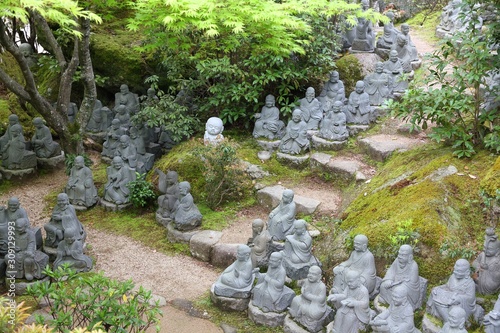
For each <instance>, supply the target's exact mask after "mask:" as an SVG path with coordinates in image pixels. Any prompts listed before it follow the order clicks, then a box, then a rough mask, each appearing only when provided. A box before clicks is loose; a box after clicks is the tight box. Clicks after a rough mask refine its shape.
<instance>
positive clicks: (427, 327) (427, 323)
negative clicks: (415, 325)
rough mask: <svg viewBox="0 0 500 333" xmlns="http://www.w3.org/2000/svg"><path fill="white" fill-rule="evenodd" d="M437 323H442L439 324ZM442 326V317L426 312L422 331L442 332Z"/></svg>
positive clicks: (426, 332) (429, 332)
mask: <svg viewBox="0 0 500 333" xmlns="http://www.w3.org/2000/svg"><path fill="white" fill-rule="evenodd" d="M431 318H432V319H431ZM436 323H441V325H439V326H438V325H437V324H436ZM441 326H443V323H442V322H441V320H440V319H438V318H436V317H434V316H432V315H430V314H428V313H425V314H424V318H423V319H422V332H424V333H439V332H441Z"/></svg>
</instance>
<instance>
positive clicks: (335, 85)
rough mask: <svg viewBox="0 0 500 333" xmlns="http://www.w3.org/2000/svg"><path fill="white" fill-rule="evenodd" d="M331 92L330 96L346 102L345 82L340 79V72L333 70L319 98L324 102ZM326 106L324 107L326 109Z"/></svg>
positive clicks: (335, 99)
mask: <svg viewBox="0 0 500 333" xmlns="http://www.w3.org/2000/svg"><path fill="white" fill-rule="evenodd" d="M328 94H330V95H329V96H330V98H331V99H333V100H334V101H339V102H342V103H344V101H345V88H344V82H342V81H341V80H340V79H339V72H337V71H333V72H331V73H330V79H329V80H328V81H326V82H325V83H324V84H323V90H322V91H321V94H320V95H319V97H318V100H319V101H320V102H321V104H323V101H324V100H325V97H326V96H327V95H328ZM324 109H325V108H323V110H324Z"/></svg>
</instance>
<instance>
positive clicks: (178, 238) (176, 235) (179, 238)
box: [167, 222, 200, 244]
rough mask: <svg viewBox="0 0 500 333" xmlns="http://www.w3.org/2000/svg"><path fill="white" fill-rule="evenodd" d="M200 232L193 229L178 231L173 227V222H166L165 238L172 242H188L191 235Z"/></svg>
mask: <svg viewBox="0 0 500 333" xmlns="http://www.w3.org/2000/svg"><path fill="white" fill-rule="evenodd" d="M198 232H200V230H197V229H194V230H190V231H180V230H177V229H175V228H174V224H173V223H172V222H170V223H169V224H167V239H168V240H169V241H170V242H172V243H185V244H189V241H190V240H191V237H193V236H194V235H195V234H197V233H198Z"/></svg>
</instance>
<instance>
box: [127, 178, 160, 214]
mask: <svg viewBox="0 0 500 333" xmlns="http://www.w3.org/2000/svg"><path fill="white" fill-rule="evenodd" d="M135 174H136V178H135V180H134V181H131V182H130V183H128V184H127V187H128V188H129V190H130V195H129V198H130V202H131V203H132V205H133V206H134V207H136V208H138V207H145V206H147V205H148V204H150V203H151V202H152V201H153V200H154V199H155V198H156V195H155V192H154V191H153V184H151V183H150V182H148V181H147V180H146V174H145V173H144V174H140V173H138V172H136V173H135Z"/></svg>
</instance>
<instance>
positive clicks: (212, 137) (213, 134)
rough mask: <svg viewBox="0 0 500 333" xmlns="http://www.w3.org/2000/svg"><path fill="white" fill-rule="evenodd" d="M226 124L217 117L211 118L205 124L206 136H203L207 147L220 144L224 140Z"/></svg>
mask: <svg viewBox="0 0 500 333" xmlns="http://www.w3.org/2000/svg"><path fill="white" fill-rule="evenodd" d="M222 131H224V124H223V123H222V119H220V118H217V117H211V118H209V119H208V120H207V123H206V124H205V135H204V136H203V142H204V143H205V145H208V144H215V145H216V144H218V143H220V142H222V141H223V140H224V135H222Z"/></svg>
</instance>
